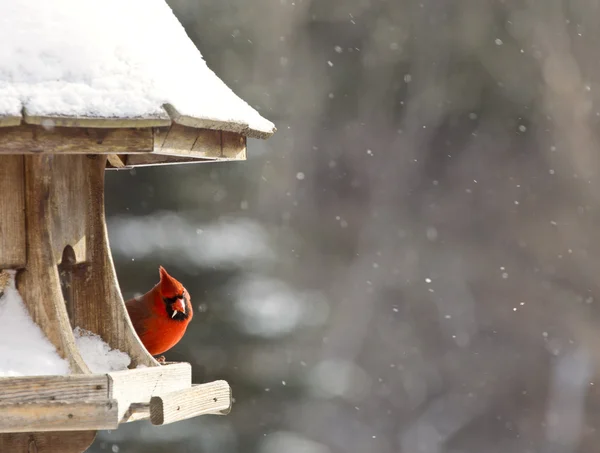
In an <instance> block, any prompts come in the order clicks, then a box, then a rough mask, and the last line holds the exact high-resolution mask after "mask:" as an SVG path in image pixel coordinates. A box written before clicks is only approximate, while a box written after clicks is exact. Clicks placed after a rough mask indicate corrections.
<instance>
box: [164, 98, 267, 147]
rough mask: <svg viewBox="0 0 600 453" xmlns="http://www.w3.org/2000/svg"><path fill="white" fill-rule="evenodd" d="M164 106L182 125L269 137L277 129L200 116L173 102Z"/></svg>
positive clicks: (176, 121)
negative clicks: (189, 113)
mask: <svg viewBox="0 0 600 453" xmlns="http://www.w3.org/2000/svg"><path fill="white" fill-rule="evenodd" d="M163 108H164V109H165V110H166V111H167V113H168V114H169V116H170V117H171V119H172V120H173V123H176V124H180V125H182V126H187V127H192V128H195V129H211V130H222V131H228V132H233V133H234V134H242V135H245V136H248V137H253V138H262V139H265V138H269V137H270V136H271V135H273V134H274V133H275V132H276V131H277V129H276V128H275V127H273V130H271V131H266V130H257V129H253V128H251V127H250V125H249V124H246V123H243V122H234V121H219V120H213V119H209V118H200V117H195V116H190V115H185V114H182V113H180V112H179V111H178V110H177V109H176V108H175V106H173V105H172V104H164V105H163Z"/></svg>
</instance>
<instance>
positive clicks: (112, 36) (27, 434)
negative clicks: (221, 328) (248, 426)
mask: <svg viewBox="0 0 600 453" xmlns="http://www.w3.org/2000/svg"><path fill="white" fill-rule="evenodd" d="M0 41H1V42H2V43H3V44H2V46H0V270H2V269H5V270H6V269H12V270H16V271H17V274H16V275H17V277H16V278H17V288H18V291H19V293H20V295H21V297H22V298H23V301H24V304H25V306H26V307H27V309H28V311H29V314H30V316H31V318H32V319H33V321H34V322H35V323H36V324H37V325H38V326H39V327H40V328H41V330H42V331H43V333H44V334H45V335H46V337H47V338H48V339H49V340H50V342H51V343H52V344H53V345H54V346H55V347H56V350H57V351H58V353H59V354H60V355H61V356H62V357H63V358H65V359H67V360H68V362H69V364H70V369H71V374H69V375H63V376H58V375H56V376H54V375H52V376H22V377H2V378H0V451H1V452H11V453H13V452H14V453H20V452H38V453H44V452H61V453H70V452H82V451H85V450H86V449H87V448H88V446H89V445H90V444H91V443H92V441H93V439H94V437H95V434H96V431H97V430H103V429H116V428H117V427H118V426H119V424H121V423H127V422H132V421H136V420H143V419H150V420H151V422H152V423H153V424H155V425H160V424H166V423H171V422H176V421H179V420H182V419H186V418H190V417H194V416H198V415H202V414H225V413H227V412H228V411H229V410H230V407H231V390H230V387H229V385H228V384H227V382H225V381H216V382H211V383H203V384H200V385H193V384H192V382H191V366H190V365H189V364H187V363H165V364H162V363H159V362H157V360H155V359H154V358H153V357H152V356H151V355H150V354H149V353H148V352H147V351H146V349H145V348H144V346H143V345H142V343H141V341H140V339H139V337H138V336H137V334H136V332H135V331H134V329H133V326H132V324H131V321H130V319H129V317H128V314H127V311H126V308H125V304H124V301H123V298H122V295H121V292H120V289H119V283H118V281H117V276H116V274H115V269H114V266H113V261H112V257H111V253H110V248H109V242H108V237H107V230H106V223H105V217H104V172H105V170H107V169H120V168H131V167H138V166H147V165H165V164H179V163H192V162H211V161H212V162H214V161H229V160H244V159H245V158H246V137H255V138H267V137H269V136H270V135H272V134H273V133H274V132H275V127H274V126H273V124H272V123H270V122H269V121H267V120H266V119H264V118H262V117H261V116H260V115H259V114H258V113H257V112H256V111H255V110H254V109H252V108H251V107H250V106H249V105H248V104H246V103H245V102H244V101H243V100H241V99H240V98H238V97H237V96H236V95H235V94H234V93H233V92H232V91H231V90H230V89H229V88H228V87H227V86H226V85H225V84H224V83H223V82H222V81H221V80H220V79H219V78H218V77H217V76H216V75H215V74H214V73H213V72H212V71H211V70H210V69H209V68H208V67H207V65H206V63H205V62H204V60H203V59H202V56H201V55H200V53H199V52H198V50H197V49H196V47H195V46H194V44H193V43H192V42H191V40H190V39H189V38H188V36H187V35H186V33H185V31H184V29H183V27H182V26H181V24H180V23H179V22H178V21H177V19H176V18H175V16H174V15H173V13H172V11H171V10H170V8H169V7H168V6H167V5H166V4H165V2H164V1H163V0H129V1H127V2H121V1H119V0H105V1H103V2H95V1H87V0H86V1H81V0H56V1H53V2H46V1H44V0H37V1H29V2H4V3H3V4H2V6H0ZM1 289H2V288H0V290H1ZM75 326H78V327H80V328H82V329H86V330H88V331H90V332H93V333H95V334H97V335H99V336H100V337H102V339H103V340H104V341H105V342H106V343H108V345H110V347H111V348H114V349H119V350H121V351H123V352H125V353H127V354H128V355H129V357H130V358H131V365H130V366H129V368H128V369H126V370H123V371H115V372H109V373H104V374H97V373H96V374H95V373H92V372H91V371H90V369H89V367H88V366H87V365H86V363H85V361H84V360H83V358H82V355H81V354H80V351H79V350H78V348H77V345H76V342H75V340H74V334H73V328H74V327H75ZM0 360H1V358H0Z"/></svg>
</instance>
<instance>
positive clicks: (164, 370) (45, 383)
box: [0, 363, 231, 452]
mask: <svg viewBox="0 0 600 453" xmlns="http://www.w3.org/2000/svg"><path fill="white" fill-rule="evenodd" d="M230 408H231V388H230V387H229V384H228V383H227V382H225V381H215V382H209V383H207V384H201V385H195V386H192V368H191V366H190V365H189V364H188V363H171V364H167V365H161V366H158V367H145V368H137V369H132V370H123V371H115V372H112V373H107V374H80V375H69V376H27V377H16V378H7V377H3V378H0V433H20V432H28V433H29V432H45V431H53V432H58V431H78V430H97V429H114V428H116V427H117V425H118V424H119V423H127V422H132V421H137V420H143V419H148V418H150V419H151V421H152V423H153V424H155V425H163V424H168V423H173V422H176V421H179V420H184V419H187V418H191V417H196V416H198V415H204V414H221V415H224V414H227V413H228V412H229V410H230ZM11 435H12V434H11ZM14 435H15V436H18V434H14ZM6 436H10V435H8V434H7V435H4V436H0V447H1V446H2V445H3V443H2V442H8V439H7V438H6ZM0 451H2V452H3V451H4V450H2V449H1V448H0Z"/></svg>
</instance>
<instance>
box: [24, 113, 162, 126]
mask: <svg viewBox="0 0 600 453" xmlns="http://www.w3.org/2000/svg"><path fill="white" fill-rule="evenodd" d="M24 120H25V123H27V124H34V125H38V126H45V127H93V128H131V127H137V128H142V127H160V126H170V125H171V118H169V115H167V113H166V112H165V113H164V114H163V115H157V116H154V117H148V118H142V117H139V118H100V117H91V116H51V115H31V114H29V113H28V111H27V109H25V117H24Z"/></svg>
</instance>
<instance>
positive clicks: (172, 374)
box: [108, 363, 192, 422]
mask: <svg viewBox="0 0 600 453" xmlns="http://www.w3.org/2000/svg"><path fill="white" fill-rule="evenodd" d="M108 376H109V398H112V399H114V400H117V401H119V420H120V421H121V422H129V421H134V420H139V419H140V418H138V417H135V418H133V419H131V418H127V417H126V414H127V413H128V411H129V409H130V405H131V404H132V403H135V404H148V403H149V402H150V399H151V398H152V397H153V396H157V395H162V394H164V393H167V392H172V391H176V390H182V389H188V388H190V387H191V385H192V367H191V366H190V364H189V363H174V364H170V365H162V366H159V367H148V368H137V369H134V370H127V371H116V372H114V373H109V374H108ZM129 415H130V416H131V413H130V414H129Z"/></svg>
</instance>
